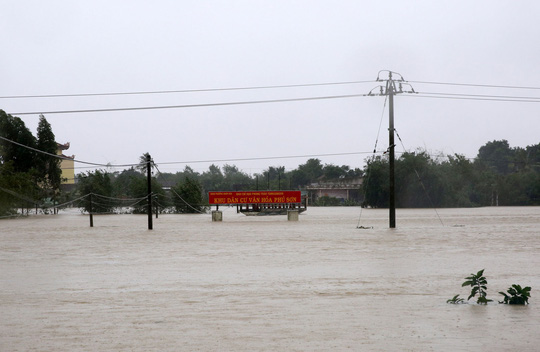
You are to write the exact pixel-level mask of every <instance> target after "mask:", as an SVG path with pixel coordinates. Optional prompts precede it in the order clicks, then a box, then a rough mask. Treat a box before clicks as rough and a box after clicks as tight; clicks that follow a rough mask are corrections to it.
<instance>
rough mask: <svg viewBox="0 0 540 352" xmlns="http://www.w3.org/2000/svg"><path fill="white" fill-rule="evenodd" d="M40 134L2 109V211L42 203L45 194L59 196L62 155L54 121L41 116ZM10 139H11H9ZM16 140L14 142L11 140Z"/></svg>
mask: <svg viewBox="0 0 540 352" xmlns="http://www.w3.org/2000/svg"><path fill="white" fill-rule="evenodd" d="M37 135H38V138H36V137H34V135H33V134H32V132H30V130H29V129H28V128H27V127H26V125H25V124H24V122H23V121H22V120H21V119H20V118H18V117H15V116H11V115H9V114H6V113H5V112H4V111H2V110H0V136H1V137H3V138H6V139H7V140H5V139H0V187H4V189H5V190H8V191H9V192H8V191H3V192H2V193H3V194H2V195H1V196H0V202H2V204H0V212H1V213H2V214H7V213H13V212H14V208H15V207H21V208H25V207H26V208H28V207H30V206H35V205H36V204H41V203H42V202H43V200H44V198H47V197H56V196H57V195H58V192H59V188H60V182H61V179H60V175H61V170H60V159H58V158H56V157H53V156H50V155H46V154H44V153H39V152H37V151H36V150H42V151H44V152H46V153H49V154H53V155H56V149H57V144H56V141H55V139H54V134H53V132H52V128H51V125H50V124H49V123H48V122H47V120H46V119H45V117H43V116H40V120H39V125H38V131H37ZM8 140H9V141H8ZM10 141H13V142H15V143H13V142H10Z"/></svg>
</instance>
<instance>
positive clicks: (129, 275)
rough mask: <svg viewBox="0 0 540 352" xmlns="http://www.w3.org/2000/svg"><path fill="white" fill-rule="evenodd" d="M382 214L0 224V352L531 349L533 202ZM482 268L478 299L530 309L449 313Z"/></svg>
mask: <svg viewBox="0 0 540 352" xmlns="http://www.w3.org/2000/svg"><path fill="white" fill-rule="evenodd" d="M387 213H388V212H387V210H383V209H363V210H362V211H361V210H360V209H359V208H352V207H340V208H310V209H308V211H307V212H306V213H304V214H303V215H301V216H300V221H298V222H288V221H287V218H286V216H278V217H246V216H244V215H241V214H237V213H236V211H235V210H234V209H233V208H230V209H225V210H224V214H223V215H224V220H223V222H221V223H219V222H212V221H211V217H210V215H162V216H160V217H159V219H154V230H152V231H149V230H147V227H146V226H147V225H146V221H147V218H146V216H144V215H141V216H136V215H118V216H95V217H94V226H95V227H94V228H90V227H89V222H88V218H87V217H86V216H83V215H76V214H64V215H59V216H40V217H31V218H26V219H17V220H7V221H0V226H1V233H0V269H1V270H0V286H1V291H0V313H1V318H0V347H1V348H0V350H7V351H16V350H21V351H26V350H33V349H35V350H40V351H77V350H84V351H95V350H133V351H147V350H160V351H162V350H170V351H177V350H229V351H230V350H234V351H238V350H240V351H253V350H279V351H282V350H310V351H312V350H326V351H327V350H377V351H380V350H390V351H396V350H414V351H424V350H436V351H470V350H473V349H474V350H478V349H480V350H494V351H499V350H508V349H511V348H516V347H518V348H519V347H521V348H525V349H527V350H534V349H535V348H536V347H537V344H538V343H539V342H540V337H538V336H537V335H538V334H537V330H538V321H540V309H539V308H538V303H537V302H540V301H537V299H536V296H537V295H536V289H537V288H540V259H539V256H538V253H539V249H540V239H539V231H538V225H539V223H540V207H520V208H508V207H499V208H476V209H442V210H438V214H439V216H440V219H441V220H442V224H441V221H440V220H439V218H438V217H437V214H436V213H435V212H434V211H433V210H428V209H415V210H410V209H406V210H404V209H398V210H397V228H396V229H388V214H387ZM360 215H361V216H360ZM359 217H360V221H359ZM358 224H359V225H361V226H364V227H372V228H369V229H358V228H356V227H357V225H358ZM484 268H485V276H486V277H487V279H488V298H491V299H493V300H494V301H496V300H498V299H500V298H499V297H498V296H499V295H498V294H497V292H498V291H506V289H507V288H508V287H509V286H510V285H511V284H514V283H518V284H521V285H528V286H532V288H533V289H532V293H531V299H530V302H531V304H530V305H529V306H526V307H512V306H504V305H498V304H496V303H492V304H490V305H488V306H487V307H484V306H476V305H475V304H473V301H472V300H471V302H470V304H466V305H450V304H446V300H447V299H449V298H451V297H453V296H454V295H456V294H458V293H459V294H460V295H461V296H462V297H465V298H466V297H467V296H468V291H467V289H466V288H462V287H461V283H462V282H463V281H464V280H463V279H464V277H465V276H468V275H469V274H470V273H472V272H476V271H478V270H480V269H484Z"/></svg>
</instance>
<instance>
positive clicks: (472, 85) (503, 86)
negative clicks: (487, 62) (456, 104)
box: [408, 81, 540, 90]
mask: <svg viewBox="0 0 540 352" xmlns="http://www.w3.org/2000/svg"><path fill="white" fill-rule="evenodd" d="M408 82H412V83H423V84H437V85H447V86H464V87H483V88H506V89H535V90H540V87H524V86H509V85H492V84H472V83H448V82H429V81H408Z"/></svg>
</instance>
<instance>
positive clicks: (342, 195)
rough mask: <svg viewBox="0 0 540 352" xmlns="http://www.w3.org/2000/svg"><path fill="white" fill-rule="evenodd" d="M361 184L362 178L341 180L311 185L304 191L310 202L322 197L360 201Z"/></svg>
mask: <svg viewBox="0 0 540 352" xmlns="http://www.w3.org/2000/svg"><path fill="white" fill-rule="evenodd" d="M362 183H363V178H354V179H347V178H342V179H337V180H331V181H319V182H316V183H312V184H310V185H309V186H307V187H306V189H307V191H308V194H309V197H310V198H311V201H312V202H313V201H315V200H316V199H317V198H319V197H323V196H327V197H334V198H338V199H341V200H342V201H347V200H353V201H361V200H362V199H361V198H362V197H361V192H360V188H361V187H362Z"/></svg>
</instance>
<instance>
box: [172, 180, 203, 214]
mask: <svg viewBox="0 0 540 352" xmlns="http://www.w3.org/2000/svg"><path fill="white" fill-rule="evenodd" d="M172 191H173V195H172V198H173V204H174V206H175V208H176V211H177V212H179V213H200V212H202V211H203V210H204V208H205V206H204V205H203V204H202V202H203V196H202V188H201V184H200V183H199V181H197V180H196V179H194V178H191V177H189V176H187V177H186V178H185V179H184V180H183V182H179V183H178V184H177V185H176V186H175V187H173V188H172Z"/></svg>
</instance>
